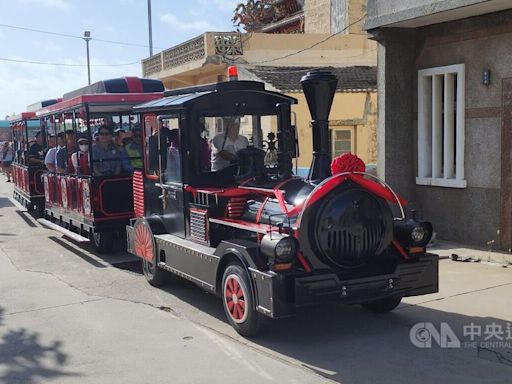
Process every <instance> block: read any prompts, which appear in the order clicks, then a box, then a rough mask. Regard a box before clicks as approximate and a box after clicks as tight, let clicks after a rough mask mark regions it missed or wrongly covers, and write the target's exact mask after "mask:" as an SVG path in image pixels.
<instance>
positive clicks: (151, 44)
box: [148, 0, 153, 56]
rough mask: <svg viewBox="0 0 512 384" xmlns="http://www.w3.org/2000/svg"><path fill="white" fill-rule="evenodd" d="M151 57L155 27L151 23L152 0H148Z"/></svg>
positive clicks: (150, 54) (151, 54)
mask: <svg viewBox="0 0 512 384" xmlns="http://www.w3.org/2000/svg"><path fill="white" fill-rule="evenodd" d="M148 31H149V56H153V26H152V23H151V0H148Z"/></svg>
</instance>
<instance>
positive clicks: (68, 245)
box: [0, 176, 512, 384]
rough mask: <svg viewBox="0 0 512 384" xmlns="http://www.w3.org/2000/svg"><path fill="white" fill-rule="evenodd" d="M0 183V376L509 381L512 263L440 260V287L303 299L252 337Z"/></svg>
mask: <svg viewBox="0 0 512 384" xmlns="http://www.w3.org/2000/svg"><path fill="white" fill-rule="evenodd" d="M4 180H5V178H4V177H3V176H1V177H0V383H9V384H10V383H123V384H127V383H152V384H156V383H173V384H174V383H203V382H208V383H240V382H244V383H246V382H250V383H272V382H276V383H317V382H318V383H321V382H331V381H334V382H342V383H393V384H397V383H407V384H410V383H450V384H457V383H464V384H469V383H500V384H505V383H512V353H511V351H512V349H511V348H510V344H512V335H508V334H507V324H509V327H510V322H512V268H502V267H500V266H495V265H486V264H476V263H458V262H454V261H450V260H442V261H441V263H440V269H441V275H440V285H441V287H440V292H439V293H438V294H433V295H427V296H420V297H415V298H409V299H406V300H404V302H403V303H402V304H401V305H400V307H399V308H397V310H395V311H394V312H392V313H389V314H386V315H376V314H371V313H368V312H366V311H364V310H363V309H361V308H360V307H358V306H353V307H345V306H342V305H337V304H333V305H329V306H323V307H319V308H309V309H307V310H303V311H301V312H300V313H299V314H298V315H297V316H295V317H293V318H289V319H284V320H279V321H270V320H269V321H266V322H265V326H264V329H263V330H262V332H261V335H260V336H259V337H257V338H255V339H251V340H247V339H244V338H242V337H240V336H238V335H237V334H236V333H235V332H234V331H233V330H232V329H231V327H230V326H229V325H228V324H227V323H226V321H225V318H224V313H223V310H222V305H221V302H220V300H218V299H217V298H215V297H214V296H212V295H210V294H207V293H205V292H203V291H202V290H201V289H199V288H197V287H196V286H195V285H193V284H191V283H189V282H186V281H184V280H178V281H176V282H174V283H173V284H171V285H169V286H166V287H164V288H163V289H156V288H152V287H150V286H149V285H148V284H147V283H146V281H145V279H144V277H143V275H142V274H141V271H140V263H139V262H138V260H137V259H136V258H134V257H133V256H130V255H128V254H126V253H124V252H122V251H120V250H119V251H118V252H117V253H115V254H112V255H109V256H100V255H97V254H95V253H94V252H93V251H92V250H91V247H90V246H88V245H78V244H76V243H73V242H72V241H70V240H67V239H66V238H64V237H62V236H61V235H60V234H59V233H57V232H55V231H52V230H49V229H45V228H43V227H41V226H40V225H39V224H38V223H37V222H36V221H35V220H34V219H33V218H32V217H31V216H30V214H28V213H26V212H22V211H20V210H19V209H18V208H17V207H16V206H14V205H13V204H12V202H11V200H10V199H9V197H10V196H11V194H12V186H11V185H9V184H6V183H5V182H4ZM418 323H422V325H418ZM442 323H443V324H447V326H446V325H443V324H442ZM492 324H495V326H493V325H492ZM465 326H466V327H470V326H472V327H473V328H472V329H478V327H480V329H481V334H480V335H475V332H473V338H474V341H478V342H479V341H482V342H485V343H483V344H479V345H480V347H481V348H478V347H477V345H476V344H468V343H467V342H469V341H471V339H470V337H469V336H468V335H467V334H466V333H465V332H464V329H465V328H464V327H465ZM446 327H449V330H452V331H453V334H452V333H450V332H446V329H447V328H446ZM489 327H494V328H489ZM496 327H498V328H499V329H501V331H502V333H496V332H495V333H494V334H491V333H490V331H491V330H492V329H494V330H496V329H497V328H496ZM411 328H413V331H412V332H411ZM509 329H510V328H509ZM436 330H437V331H439V334H436ZM486 331H489V332H486ZM510 332H512V331H510ZM489 335H490V336H491V337H489V339H488V340H485V337H488V336H489ZM453 336H455V338H454V337H453ZM498 336H501V340H500V339H498ZM507 336H510V340H508V342H509V344H508V345H507V344H506V341H507ZM411 337H412V340H413V341H411ZM436 337H437V339H438V340H439V342H437V341H436ZM414 340H416V342H414ZM429 340H430V347H429V346H428V344H429V343H428V342H429ZM456 341H459V344H456V343H455V344H454V342H456ZM500 342H501V344H500ZM418 343H419V344H421V343H423V344H421V345H420V347H418V346H417V345H415V344H418ZM439 344H441V345H439ZM448 346H451V347H450V348H448Z"/></svg>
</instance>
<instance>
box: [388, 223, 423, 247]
mask: <svg viewBox="0 0 512 384" xmlns="http://www.w3.org/2000/svg"><path fill="white" fill-rule="evenodd" d="M394 234H395V239H396V240H398V241H399V242H401V243H402V244H404V245H406V246H409V247H425V246H426V245H427V244H428V242H429V241H430V239H431V237H432V224H430V223H429V222H427V221H416V220H413V219H409V220H405V221H397V222H395V227H394Z"/></svg>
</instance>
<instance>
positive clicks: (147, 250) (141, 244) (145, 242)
mask: <svg viewBox="0 0 512 384" xmlns="http://www.w3.org/2000/svg"><path fill="white" fill-rule="evenodd" d="M133 232H134V248H135V254H136V255H137V256H139V257H142V258H143V259H145V260H147V261H149V262H150V263H153V253H154V252H153V234H152V233H151V231H150V230H149V228H147V227H146V225H144V224H139V225H137V226H136V227H135V229H134V231H133Z"/></svg>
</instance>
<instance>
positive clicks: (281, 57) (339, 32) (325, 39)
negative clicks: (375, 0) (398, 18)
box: [224, 13, 366, 65]
mask: <svg viewBox="0 0 512 384" xmlns="http://www.w3.org/2000/svg"><path fill="white" fill-rule="evenodd" d="M365 17H366V13H365V14H364V15H363V16H361V17H360V18H359V19H357V20H356V21H354V22H352V23H350V24H349V25H347V26H346V27H345V28H343V29H341V30H340V31H338V32H336V33H332V34H330V35H329V36H327V37H326V38H324V39H322V40H320V41H317V42H316V43H314V44H312V45H310V46H309V47H306V48H302V49H299V50H298V51H295V52H291V53H288V54H286V55H283V56H279V57H274V58H272V59H268V60H262V61H255V62H251V63H247V64H248V65H258V64H267V63H272V62H275V61H278V60H282V59H286V58H288V57H291V56H295V55H298V54H299V53H302V52H306V51H308V50H310V49H312V48H314V47H316V46H318V45H320V44H323V43H325V42H326V41H328V40H330V39H332V38H333V37H334V36H337V35H339V34H341V33H343V32H345V31H346V30H347V29H349V28H350V27H352V26H353V25H355V24H357V23H359V22H361V21H362V20H363V19H364V18H365ZM224 59H227V60H230V61H232V62H233V63H234V62H235V61H236V60H233V59H231V58H229V57H227V56H224Z"/></svg>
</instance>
